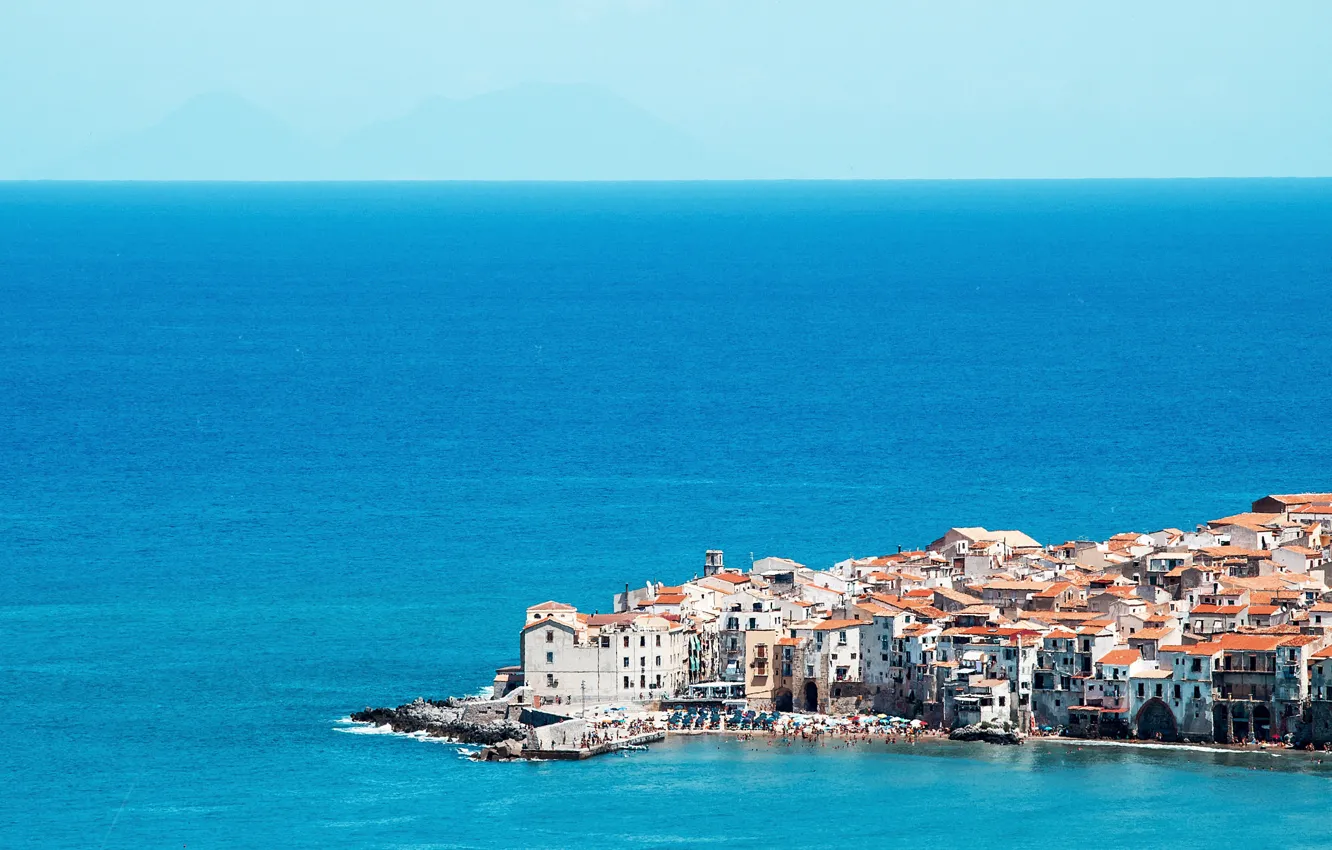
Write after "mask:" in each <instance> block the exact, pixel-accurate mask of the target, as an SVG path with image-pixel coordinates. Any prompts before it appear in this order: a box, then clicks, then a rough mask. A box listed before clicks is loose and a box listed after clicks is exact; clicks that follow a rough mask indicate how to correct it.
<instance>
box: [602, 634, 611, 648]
mask: <svg viewBox="0 0 1332 850" xmlns="http://www.w3.org/2000/svg"><path fill="white" fill-rule="evenodd" d="M601 648H602V649H610V635H602V636H601Z"/></svg>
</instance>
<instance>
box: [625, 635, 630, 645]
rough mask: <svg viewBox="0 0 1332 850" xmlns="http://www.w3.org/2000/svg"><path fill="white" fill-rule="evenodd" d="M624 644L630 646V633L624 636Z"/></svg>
mask: <svg viewBox="0 0 1332 850" xmlns="http://www.w3.org/2000/svg"><path fill="white" fill-rule="evenodd" d="M624 645H625V646H628V645H629V635H625V636H624Z"/></svg>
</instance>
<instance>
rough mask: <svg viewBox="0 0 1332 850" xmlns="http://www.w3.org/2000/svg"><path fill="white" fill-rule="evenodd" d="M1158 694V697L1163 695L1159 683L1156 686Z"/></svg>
mask: <svg viewBox="0 0 1332 850" xmlns="http://www.w3.org/2000/svg"><path fill="white" fill-rule="evenodd" d="M1156 695H1157V696H1158V697H1159V696H1160V695H1161V686H1160V685H1159V684H1158V685H1157V686H1156Z"/></svg>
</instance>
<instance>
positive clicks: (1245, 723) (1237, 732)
mask: <svg viewBox="0 0 1332 850" xmlns="http://www.w3.org/2000/svg"><path fill="white" fill-rule="evenodd" d="M1230 728H1231V729H1232V730H1234V741H1233V743H1237V744H1242V743H1244V742H1245V741H1247V740H1249V711H1248V708H1247V707H1246V706H1245V705H1244V703H1239V704H1238V705H1233V706H1231V708H1230Z"/></svg>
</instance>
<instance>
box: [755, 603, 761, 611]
mask: <svg viewBox="0 0 1332 850" xmlns="http://www.w3.org/2000/svg"><path fill="white" fill-rule="evenodd" d="M754 610H755V611H762V610H763V603H762V602H755V603H754Z"/></svg>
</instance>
